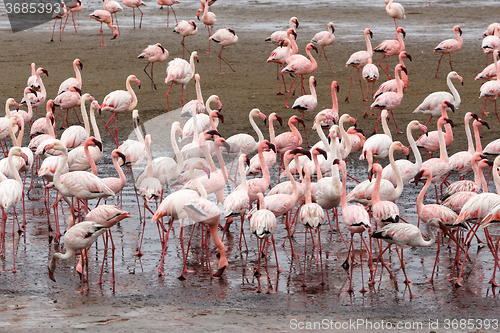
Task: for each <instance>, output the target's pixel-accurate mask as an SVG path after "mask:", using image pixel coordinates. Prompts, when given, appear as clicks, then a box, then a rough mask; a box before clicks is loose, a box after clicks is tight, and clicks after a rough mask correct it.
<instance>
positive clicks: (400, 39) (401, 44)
mask: <svg viewBox="0 0 500 333" xmlns="http://www.w3.org/2000/svg"><path fill="white" fill-rule="evenodd" d="M397 38H398V42H399V52H400V53H401V52H403V51H404V50H405V42H404V41H403V37H401V33H399V34H397Z"/></svg>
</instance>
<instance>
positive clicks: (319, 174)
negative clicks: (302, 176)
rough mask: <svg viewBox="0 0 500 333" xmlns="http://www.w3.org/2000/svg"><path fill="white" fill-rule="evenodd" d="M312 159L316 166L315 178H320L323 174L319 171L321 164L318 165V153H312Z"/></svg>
mask: <svg viewBox="0 0 500 333" xmlns="http://www.w3.org/2000/svg"><path fill="white" fill-rule="evenodd" d="M312 159H313V163H314V166H315V167H316V179H317V180H320V179H321V178H323V174H322V173H321V166H320V165H319V162H318V155H316V154H312Z"/></svg>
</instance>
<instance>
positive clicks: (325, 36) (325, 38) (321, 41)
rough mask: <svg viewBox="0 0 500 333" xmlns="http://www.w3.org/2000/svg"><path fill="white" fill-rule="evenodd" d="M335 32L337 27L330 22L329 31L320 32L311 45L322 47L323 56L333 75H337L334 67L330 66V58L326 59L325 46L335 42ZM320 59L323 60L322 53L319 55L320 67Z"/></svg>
mask: <svg viewBox="0 0 500 333" xmlns="http://www.w3.org/2000/svg"><path fill="white" fill-rule="evenodd" d="M334 32H335V27H334V26H333V22H329V23H328V31H320V32H318V33H317V34H315V35H314V37H313V38H312V39H311V43H315V44H317V45H319V46H321V51H323V54H324V55H325V60H326V62H327V63H328V66H330V70H331V71H332V73H335V71H334V70H333V68H332V65H330V61H328V58H327V57H326V51H325V46H328V45H332V44H333V43H334V42H335V35H334V34H333V33H334ZM320 59H321V52H320V53H319V58H318V67H319V61H320Z"/></svg>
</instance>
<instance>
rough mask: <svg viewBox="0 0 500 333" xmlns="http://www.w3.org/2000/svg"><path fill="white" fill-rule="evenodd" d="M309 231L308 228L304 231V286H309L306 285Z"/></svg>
mask: <svg viewBox="0 0 500 333" xmlns="http://www.w3.org/2000/svg"><path fill="white" fill-rule="evenodd" d="M307 233H308V230H306V231H305V232H304V274H303V275H302V285H301V287H302V288H305V287H307V285H306V258H307Z"/></svg>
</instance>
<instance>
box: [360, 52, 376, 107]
mask: <svg viewBox="0 0 500 333" xmlns="http://www.w3.org/2000/svg"><path fill="white" fill-rule="evenodd" d="M361 76H362V77H363V79H364V80H365V81H366V104H365V113H364V114H363V117H368V114H367V113H366V110H367V108H368V96H370V98H371V101H372V102H373V89H374V87H375V81H377V80H378V77H379V73H378V68H377V66H375V65H374V64H373V60H372V59H371V58H370V59H368V63H367V64H366V65H365V66H364V67H363V71H362V72H361ZM370 82H371V84H372V93H371V94H370V90H369V88H368V83H370ZM373 115H375V114H373Z"/></svg>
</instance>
